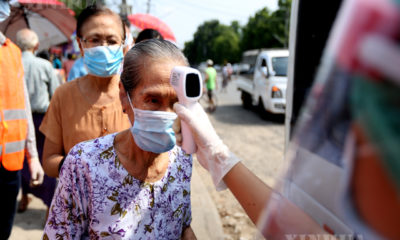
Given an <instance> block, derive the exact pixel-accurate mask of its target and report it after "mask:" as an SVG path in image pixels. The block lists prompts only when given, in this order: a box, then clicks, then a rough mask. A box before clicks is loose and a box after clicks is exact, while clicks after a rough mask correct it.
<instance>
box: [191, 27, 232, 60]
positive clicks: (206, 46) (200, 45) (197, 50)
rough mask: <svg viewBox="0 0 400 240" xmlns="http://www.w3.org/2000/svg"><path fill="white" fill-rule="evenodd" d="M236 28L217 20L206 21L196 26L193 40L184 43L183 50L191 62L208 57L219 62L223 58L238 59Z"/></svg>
mask: <svg viewBox="0 0 400 240" xmlns="http://www.w3.org/2000/svg"><path fill="white" fill-rule="evenodd" d="M237 25H238V24H237ZM238 29H239V28H237V29H234V28H232V27H231V26H226V25H223V24H220V23H219V21H218V20H211V21H206V22H205V23H203V24H202V25H200V26H199V27H198V28H197V31H196V32H195V34H194V38H193V40H192V41H189V42H186V43H185V48H184V50H183V51H184V53H185V55H186V57H187V58H188V59H189V62H190V63H192V64H197V63H200V62H202V61H205V60H206V59H209V58H210V59H213V61H214V62H215V63H220V64H221V63H222V62H223V61H224V60H225V59H226V60H228V61H231V62H234V61H238V59H239V56H240V47H239V43H240V38H239V34H238Z"/></svg>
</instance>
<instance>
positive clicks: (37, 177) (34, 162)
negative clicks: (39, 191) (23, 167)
mask: <svg viewBox="0 0 400 240" xmlns="http://www.w3.org/2000/svg"><path fill="white" fill-rule="evenodd" d="M28 164H29V170H30V172H31V181H30V185H31V186H32V187H36V186H39V185H41V184H42V183H43V178H44V171H43V168H42V165H41V164H40V161H39V158H38V157H33V158H31V159H30V160H29V163H28Z"/></svg>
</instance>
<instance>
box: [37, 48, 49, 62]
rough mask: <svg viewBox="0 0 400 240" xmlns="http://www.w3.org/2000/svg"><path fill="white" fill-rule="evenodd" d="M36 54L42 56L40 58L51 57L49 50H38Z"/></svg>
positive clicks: (47, 58)
mask: <svg viewBox="0 0 400 240" xmlns="http://www.w3.org/2000/svg"><path fill="white" fill-rule="evenodd" d="M36 56H37V57H40V58H43V59H46V60H49V59H50V54H49V52H48V51H47V50H43V51H40V52H38V53H37V54H36Z"/></svg>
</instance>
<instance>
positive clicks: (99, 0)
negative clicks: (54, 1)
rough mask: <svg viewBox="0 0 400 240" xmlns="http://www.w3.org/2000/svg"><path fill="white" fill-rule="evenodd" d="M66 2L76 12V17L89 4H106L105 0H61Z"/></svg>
mask: <svg viewBox="0 0 400 240" xmlns="http://www.w3.org/2000/svg"><path fill="white" fill-rule="evenodd" d="M60 1H61V2H63V3H65V5H66V6H67V7H68V8H70V9H72V11H74V12H75V17H76V18H77V17H78V16H79V14H80V13H81V12H82V10H83V9H85V8H86V7H87V6H89V5H92V4H101V5H104V4H105V1H104V0H60Z"/></svg>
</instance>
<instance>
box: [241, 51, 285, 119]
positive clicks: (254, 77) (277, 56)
mask: <svg viewBox="0 0 400 240" xmlns="http://www.w3.org/2000/svg"><path fill="white" fill-rule="evenodd" d="M288 57H289V51H288V50H286V49H284V50H273V49H267V50H250V51H246V52H244V54H243V60H242V66H243V67H242V71H241V75H240V77H239V78H238V81H237V88H238V90H239V91H241V98H242V103H243V106H244V107H245V108H249V107H251V106H257V107H258V110H259V111H260V113H261V114H263V113H267V112H268V113H273V114H284V113H285V108H286V85H287V66H288ZM243 70H244V71H243Z"/></svg>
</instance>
